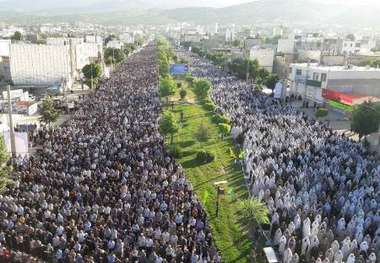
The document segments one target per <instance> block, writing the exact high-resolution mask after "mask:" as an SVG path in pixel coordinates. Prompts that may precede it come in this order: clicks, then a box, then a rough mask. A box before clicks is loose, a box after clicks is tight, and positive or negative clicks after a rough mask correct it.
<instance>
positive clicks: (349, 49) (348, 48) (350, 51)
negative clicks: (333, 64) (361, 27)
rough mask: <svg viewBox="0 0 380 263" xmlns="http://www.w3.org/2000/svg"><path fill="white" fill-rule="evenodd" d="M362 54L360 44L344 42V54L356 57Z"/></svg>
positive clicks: (349, 41) (350, 41)
mask: <svg viewBox="0 0 380 263" xmlns="http://www.w3.org/2000/svg"><path fill="white" fill-rule="evenodd" d="M359 52H360V42H357V41H352V40H344V41H343V47H342V54H344V55H354V54H358V53H359Z"/></svg>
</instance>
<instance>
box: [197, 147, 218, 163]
mask: <svg viewBox="0 0 380 263" xmlns="http://www.w3.org/2000/svg"><path fill="white" fill-rule="evenodd" d="M197 160H198V161H199V162H201V163H203V164H205V163H211V162H212V161H214V160H215V155H214V154H213V153H211V152H207V151H205V150H201V151H199V152H198V153H197Z"/></svg>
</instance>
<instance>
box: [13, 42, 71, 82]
mask: <svg viewBox="0 0 380 263" xmlns="http://www.w3.org/2000/svg"><path fill="white" fill-rule="evenodd" d="M70 58H71V56H70V47H69V46H54V45H34V44H12V45H11V49H10V71H11V78H12V82H13V84H14V85H16V86H41V87H48V86H57V87H61V88H62V89H66V88H69V87H71V85H72V82H73V72H72V70H73V69H72V64H71V60H70Z"/></svg>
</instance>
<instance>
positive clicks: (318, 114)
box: [315, 108, 329, 118]
mask: <svg viewBox="0 0 380 263" xmlns="http://www.w3.org/2000/svg"><path fill="white" fill-rule="evenodd" d="M328 114H329V112H328V110H327V109H325V108H319V109H318V110H317V112H316V113H315V116H316V117H317V118H323V117H326V116H327V115H328Z"/></svg>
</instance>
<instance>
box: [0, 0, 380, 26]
mask: <svg viewBox="0 0 380 263" xmlns="http://www.w3.org/2000/svg"><path fill="white" fill-rule="evenodd" d="M12 1H13V0H12ZM19 1H29V0H19ZM46 1H47V0H34V2H36V5H35V8H34V9H32V10H30V11H28V12H25V11H19V12H9V13H8V12H3V13H2V16H1V18H0V21H5V22H18V23H22V22H25V21H26V22H27V23H36V22H40V21H45V22H62V21H72V20H74V21H85V22H97V23H104V24H115V23H116V24H117V23H123V24H162V23H168V22H192V23H197V24H209V23H215V22H219V23H235V24H258V23H266V24H267V23H271V24H290V25H292V24H293V25H304V26H310V25H314V26H315V25H317V26H319V25H326V26H329V25H339V26H343V27H377V26H380V20H378V19H377V14H378V13H380V4H373V3H372V2H370V1H372V0H366V1H363V2H357V1H351V0H346V2H342V0H328V1H327V0H257V1H254V2H250V3H246V4H240V5H234V6H229V7H224V8H210V7H185V8H172V9H163V8H165V7H167V6H170V4H171V3H173V2H172V1H171V0H160V1H156V2H155V1H153V0H116V1H114V0H112V1H111V0H107V1H104V0H84V1H76V0H65V1H64V2H65V3H66V5H67V6H68V7H66V8H57V6H56V5H55V4H50V5H47V6H46V9H39V8H40V7H41V5H43V3H44V2H46ZM75 1H76V2H81V4H80V5H79V6H77V7H75V8H74V7H69V6H70V5H75V3H74V2H75ZM94 1H95V2H94ZM10 2H11V1H10ZM50 2H55V1H50ZM58 2H61V3H62V2H63V0H58ZM89 2H91V3H92V4H88V3H89ZM3 3H7V2H0V4H2V5H0V6H2V8H1V7H0V11H1V10H4V6H5V5H3ZM85 3H87V4H88V5H84V4H85ZM154 3H156V4H154ZM159 3H162V6H159ZM10 5H11V4H10ZM62 5H63V4H62ZM11 6H12V5H11ZM173 6H175V5H173ZM49 8H50V9H49Z"/></svg>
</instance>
